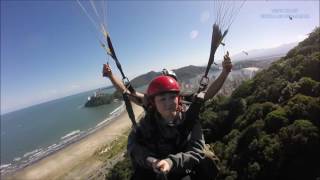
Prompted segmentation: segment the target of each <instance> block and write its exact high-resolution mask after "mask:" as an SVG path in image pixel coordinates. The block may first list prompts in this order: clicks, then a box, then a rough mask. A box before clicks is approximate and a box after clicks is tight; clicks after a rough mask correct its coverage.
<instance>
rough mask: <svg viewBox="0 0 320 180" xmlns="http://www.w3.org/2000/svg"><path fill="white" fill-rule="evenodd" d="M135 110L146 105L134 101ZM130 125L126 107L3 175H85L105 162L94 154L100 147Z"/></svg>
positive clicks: (31, 178)
mask: <svg viewBox="0 0 320 180" xmlns="http://www.w3.org/2000/svg"><path fill="white" fill-rule="evenodd" d="M133 110H134V112H135V115H136V117H138V116H139V115H140V114H141V113H142V112H143V108H141V107H139V106H137V105H134V104H133ZM130 127H131V121H130V119H129V117H128V115H127V112H126V111H124V112H123V113H122V114H121V115H120V116H118V117H117V118H115V119H114V120H112V122H110V123H109V124H108V125H106V126H105V127H103V128H101V129H99V130H97V131H96V132H94V133H92V134H90V135H88V136H87V137H85V138H83V139H81V140H79V141H78V142H75V143H73V144H71V145H69V146H67V147H65V148H63V149H61V150H59V151H57V152H55V153H53V154H51V155H50V156H48V157H45V158H43V159H41V160H40V161H38V162H36V163H34V164H32V165H30V166H27V167H25V168H24V169H21V170H19V171H18V172H15V173H14V174H12V175H10V176H7V177H2V178H4V179H19V180H20V179H21V180H36V179H84V176H85V175H88V174H90V173H92V172H94V170H96V169H97V168H98V167H99V166H101V165H102V162H100V161H98V160H94V159H93V158H92V156H93V154H94V152H95V151H96V150H97V149H99V148H100V147H102V146H104V145H106V144H108V143H110V142H112V141H113V140H114V139H115V138H116V137H118V136H121V135H122V134H123V133H124V132H125V131H127V130H128V129H129V128H130ZM79 165H81V167H79ZM84 167H85V168H84ZM82 175H83V176H82ZM2 178H1V179H2Z"/></svg>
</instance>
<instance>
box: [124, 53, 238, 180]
mask: <svg viewBox="0 0 320 180" xmlns="http://www.w3.org/2000/svg"><path fill="white" fill-rule="evenodd" d="M227 57H228V56H227ZM225 58H226V57H225ZM228 60H229V62H230V59H227V60H226V62H228ZM228 65H229V66H226V65H225V66H224V68H223V72H222V73H223V77H225V78H226V77H227V75H228V74H229V72H230V70H231V67H232V65H231V62H230V63H228ZM224 80H225V79H224ZM224 80H223V82H224ZM220 81H221V79H220ZM216 85H217V82H216V83H213V84H211V85H210V86H209V88H208V89H207V91H206V92H204V93H203V95H204V96H203V97H202V98H196V97H195V98H194V101H193V102H192V103H191V105H190V106H189V108H188V109H187V110H186V109H184V108H182V104H181V101H180V99H181V97H180V96H179V93H180V86H179V83H178V82H177V81H176V80H175V79H174V78H172V77H170V76H164V75H161V76H158V77H156V78H154V79H153V80H152V81H151V82H150V84H149V86H148V89H147V93H146V96H147V100H148V102H149V104H150V106H149V107H148V109H147V111H146V114H145V117H144V118H142V119H141V121H140V122H139V126H138V127H137V129H134V130H132V131H131V133H130V135H129V138H128V146H127V150H128V154H129V156H130V158H131V161H132V163H133V167H134V174H133V176H132V178H131V179H133V180H135V179H137V180H138V179H139V180H143V179H146V180H147V179H159V177H161V176H165V179H174V180H178V179H201V180H206V179H214V178H215V176H216V175H217V173H218V168H217V166H216V164H214V162H213V161H212V160H210V159H209V158H208V157H207V156H206V153H205V141H204V137H203V132H202V129H201V125H200V122H199V121H198V119H199V112H200V107H201V105H202V104H203V102H204V101H205V100H208V99H210V98H212V97H213V96H214V95H215V92H214V91H217V89H216V87H213V86H216ZM219 89H220V88H219Z"/></svg>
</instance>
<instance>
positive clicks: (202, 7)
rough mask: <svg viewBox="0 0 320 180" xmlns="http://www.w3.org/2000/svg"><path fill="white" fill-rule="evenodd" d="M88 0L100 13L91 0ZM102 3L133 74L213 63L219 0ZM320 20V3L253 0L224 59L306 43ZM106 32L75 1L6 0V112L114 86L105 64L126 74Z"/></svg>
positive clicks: (3, 39)
mask: <svg viewBox="0 0 320 180" xmlns="http://www.w3.org/2000/svg"><path fill="white" fill-rule="evenodd" d="M81 2H82V3H83V5H84V7H85V8H86V9H87V10H88V11H89V12H90V14H91V16H92V17H95V16H94V15H95V14H94V10H93V8H92V6H91V5H90V3H89V2H90V1H86V2H83V1H81ZM102 2H103V1H98V2H96V6H97V9H98V10H103V9H106V10H107V12H106V13H105V14H106V20H107V25H108V27H107V28H108V31H109V32H110V34H111V38H112V41H113V45H114V46H115V51H116V53H117V56H118V58H119V60H120V62H121V63H122V66H123V69H124V71H125V73H126V74H127V76H128V77H129V78H131V79H132V78H133V77H134V76H136V75H139V74H142V73H146V72H148V71H150V70H154V71H159V70H161V69H162V68H164V67H166V68H169V69H174V68H178V67H182V66H186V65H190V64H193V65H204V64H206V63H207V60H208V56H209V51H210V41H211V33H212V25H213V23H214V7H213V1H152V2H150V1H107V4H103V3H102ZM229 2H231V1H229ZM99 5H100V6H99ZM101 5H104V6H103V7H105V8H102V6H101ZM99 13H100V15H102V14H103V13H102V11H99ZM288 15H290V16H292V17H293V20H290V19H289V18H288V17H287V16H288ZM96 22H98V21H96ZM316 26H319V1H263V0H261V1H250V0H248V1H246V3H245V4H244V6H243V7H242V9H241V11H240V13H239V14H238V16H237V17H236V19H235V21H234V23H233V24H232V26H231V28H230V30H229V33H228V35H227V37H226V40H225V43H226V46H225V48H220V49H219V51H218V52H217V53H216V57H217V59H220V58H221V56H222V54H223V52H225V51H226V50H229V51H230V53H231V55H232V54H236V53H239V52H241V51H242V50H246V51H248V50H251V49H261V48H270V47H275V46H277V45H281V44H285V43H290V42H295V41H301V40H303V38H305V37H306V35H307V34H308V33H310V32H311V31H312V30H313V29H314V28H315V27H316ZM99 37H100V34H99V32H98V30H97V29H96V28H95V26H94V25H93V24H92V23H91V21H90V20H89V18H88V17H87V16H86V15H85V13H84V12H83V11H82V9H81V8H80V6H79V4H78V3H77V1H75V0H66V1H63V0H62V1H39V0H35V1H17V0H14V1H2V0H1V114H3V113H6V112H10V111H13V110H17V109H20V108H24V107H27V106H30V105H34V104H38V103H41V102H45V101H48V100H52V99H56V98H60V97H64V96H67V95H71V94H75V93H79V92H82V91H86V90H90V89H94V88H98V87H103V86H106V85H110V82H109V81H108V80H107V79H104V78H102V77H101V67H102V64H103V63H106V62H107V60H108V61H109V63H110V64H111V65H112V67H113V70H114V71H115V72H116V74H119V73H118V70H117V69H116V67H115V65H114V62H113V60H112V59H111V58H107V57H106V54H105V52H104V51H103V49H102V48H101V47H100V45H99V43H98V40H97V39H98V38H99Z"/></svg>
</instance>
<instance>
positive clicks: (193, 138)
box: [128, 103, 208, 180]
mask: <svg viewBox="0 0 320 180" xmlns="http://www.w3.org/2000/svg"><path fill="white" fill-rule="evenodd" d="M199 111H200V104H198V103H192V104H191V105H190V107H189V108H188V110H187V111H185V112H182V113H180V114H179V116H178V118H176V119H175V120H173V121H172V122H169V123H168V122H166V121H165V120H164V119H162V118H161V116H160V115H159V114H158V113H157V112H147V114H146V115H145V117H144V119H142V120H141V121H140V123H139V126H138V128H137V129H136V131H132V132H131V133H130V135H129V140H128V152H129V155H130V157H131V160H132V162H133V165H134V167H135V174H134V175H133V177H132V179H149V180H151V179H159V178H160V179H161V177H159V175H157V174H156V173H154V172H153V170H152V168H151V166H150V164H149V163H148V162H147V161H146V159H147V157H155V158H157V159H164V160H166V161H167V162H168V163H169V164H170V165H171V166H172V168H171V170H170V172H169V173H168V174H167V178H168V179H183V178H189V179H190V178H192V176H195V173H194V172H195V170H197V169H199V165H200V164H202V162H205V156H204V151H203V150H204V145H205V142H204V138H203V133H202V129H201V126H200V123H199V121H198V115H199ZM203 174H204V173H202V175H203ZM198 175H199V174H198ZM204 175H205V174H204ZM197 177H198V176H197ZM192 179H193V178H192ZM196 179H198V178H196ZM201 179H203V178H201ZM205 179H208V178H205Z"/></svg>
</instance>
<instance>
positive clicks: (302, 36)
mask: <svg viewBox="0 0 320 180" xmlns="http://www.w3.org/2000/svg"><path fill="white" fill-rule="evenodd" d="M307 37H308V34H300V35H298V36H297V40H298V41H303V40H304V39H306V38H307Z"/></svg>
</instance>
